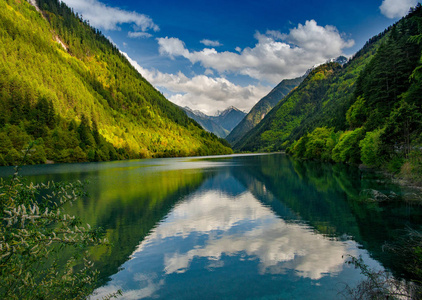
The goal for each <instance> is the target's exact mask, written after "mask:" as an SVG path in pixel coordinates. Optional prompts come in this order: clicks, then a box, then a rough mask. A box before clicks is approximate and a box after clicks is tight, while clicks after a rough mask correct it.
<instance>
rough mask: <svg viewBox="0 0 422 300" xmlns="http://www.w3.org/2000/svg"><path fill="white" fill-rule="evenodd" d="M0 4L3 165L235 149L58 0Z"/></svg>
mask: <svg viewBox="0 0 422 300" xmlns="http://www.w3.org/2000/svg"><path fill="white" fill-rule="evenodd" d="M38 6H39V7H40V9H41V10H42V14H41V13H39V12H37V11H36V9H35V8H34V7H33V6H31V5H30V4H29V3H27V2H26V1H19V0H6V1H1V2H0V165H8V164H9V165H10V164H16V163H19V160H20V156H21V151H22V149H25V148H26V147H27V145H28V143H29V142H30V141H36V142H35V146H34V147H33V148H32V150H31V153H30V155H29V156H28V159H27V163H44V162H46V161H47V160H51V161H54V162H75V161H102V160H110V159H124V158H142V157H157V156H187V155H207V154H219V153H231V149H230V148H228V147H227V146H224V145H223V144H222V143H221V142H222V140H220V139H219V138H217V137H216V136H215V135H213V134H210V133H207V132H205V131H204V130H202V129H201V128H200V126H199V125H198V124H197V123H196V122H195V121H193V120H191V119H189V118H188V117H187V116H186V114H185V113H184V112H183V111H182V110H181V109H180V108H178V107H177V106H175V105H174V104H172V103H171V102H169V101H168V100H166V99H165V97H164V96H163V95H162V94H161V93H160V92H158V91H157V90H156V89H155V88H154V87H152V86H151V85H150V84H149V83H148V82H147V81H146V80H145V79H144V78H143V77H142V76H141V75H140V74H139V73H138V72H137V71H136V70H135V69H134V68H133V67H132V66H131V65H130V63H129V62H128V61H127V60H126V58H124V57H123V55H122V54H121V53H120V52H119V50H118V49H117V48H116V47H115V46H113V45H112V44H111V43H110V41H109V40H108V39H107V38H105V37H104V36H103V35H102V34H101V33H100V32H99V31H98V30H96V29H95V28H92V27H91V26H89V24H88V23H87V22H84V21H83V20H82V19H81V17H79V16H78V15H75V14H74V13H73V12H72V10H71V9H70V8H68V7H67V6H66V5H65V4H64V3H63V2H60V1H58V0H39V1H38Z"/></svg>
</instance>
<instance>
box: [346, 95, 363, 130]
mask: <svg viewBox="0 0 422 300" xmlns="http://www.w3.org/2000/svg"><path fill="white" fill-rule="evenodd" d="M366 110H367V108H366V106H365V99H364V98H363V97H359V98H358V99H357V100H356V102H355V103H353V104H352V106H350V108H349V110H348V111H347V113H346V120H347V123H348V124H349V126H350V127H351V128H357V127H361V126H362V125H363V124H364V123H365V121H366V116H367V113H366Z"/></svg>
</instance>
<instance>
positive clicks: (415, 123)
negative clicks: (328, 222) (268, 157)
mask: <svg viewBox="0 0 422 300" xmlns="http://www.w3.org/2000/svg"><path fill="white" fill-rule="evenodd" d="M421 20H422V7H421V5H418V6H417V7H416V8H414V9H412V10H411V12H410V13H409V15H408V16H406V17H404V18H403V19H402V20H400V21H399V22H398V23H396V24H395V25H394V26H392V27H390V28H388V29H387V30H386V31H385V32H384V33H382V34H380V35H378V36H376V37H374V38H373V39H371V40H370V41H369V42H368V43H367V44H366V45H365V47H364V48H363V49H362V50H360V51H359V52H358V53H357V54H356V55H355V57H354V58H353V59H352V60H350V61H349V62H348V63H347V64H346V65H344V66H343V68H338V69H333V72H334V73H333V75H332V78H331V79H330V80H328V81H326V78H327V76H322V73H320V71H318V69H316V70H314V72H313V73H311V74H309V76H308V78H306V79H305V80H304V81H303V83H302V84H301V85H300V86H299V87H298V88H297V89H296V90H295V91H293V92H292V93H291V94H290V95H289V96H288V97H286V98H285V99H284V100H283V101H281V102H280V104H279V105H278V106H277V107H276V108H275V109H274V110H273V111H271V112H270V113H269V114H268V118H265V119H264V120H263V122H261V123H263V124H259V125H258V126H257V127H259V128H262V130H261V131H260V133H261V135H260V137H259V139H260V142H261V143H259V139H257V137H256V136H252V137H249V140H250V141H251V140H254V139H255V140H254V143H255V144H253V145H265V146H266V148H271V149H280V147H286V146H287V147H288V152H289V153H290V154H292V155H294V156H295V157H297V158H303V159H318V160H325V161H328V160H332V161H335V162H345V163H351V164H359V163H361V162H363V163H364V164H365V165H367V166H370V167H381V168H385V169H387V170H389V171H390V172H395V173H400V174H401V175H402V176H404V177H406V178H410V179H412V180H414V181H419V179H420V178H422V168H421V167H420V159H419V158H420V157H421V154H420V153H421V144H422V124H421V120H422V84H421V83H422V81H421V80H422V75H421V74H422V73H421V70H422V68H421V64H422V44H421V43H420V39H419V37H420V35H422V21H421ZM312 84H314V85H312ZM324 86H325V87H324ZM309 98H312V99H315V100H314V101H313V105H314V108H312V109H309V108H310V106H309V104H308V103H307V101H308V100H307V99H309ZM292 99H296V100H295V101H296V103H298V105H299V109H295V110H292ZM270 115H271V116H272V118H273V119H271V118H270ZM327 128H330V132H328V129H327ZM264 129H265V130H264ZM308 132H310V133H308ZM268 144H270V145H268ZM249 145H250V146H251V145H252V143H249ZM289 145H290V147H289ZM330 149H331V153H330Z"/></svg>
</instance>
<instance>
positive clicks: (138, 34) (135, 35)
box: [127, 31, 152, 38]
mask: <svg viewBox="0 0 422 300" xmlns="http://www.w3.org/2000/svg"><path fill="white" fill-rule="evenodd" d="M127 36H128V37H130V38H150V37H152V34H150V33H148V32H140V31H129V32H128V33H127Z"/></svg>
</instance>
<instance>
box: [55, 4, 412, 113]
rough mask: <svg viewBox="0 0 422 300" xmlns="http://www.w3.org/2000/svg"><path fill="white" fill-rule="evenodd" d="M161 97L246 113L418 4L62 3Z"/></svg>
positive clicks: (206, 110)
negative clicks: (102, 37) (111, 45)
mask: <svg viewBox="0 0 422 300" xmlns="http://www.w3.org/2000/svg"><path fill="white" fill-rule="evenodd" d="M62 1H63V2H65V3H66V4H67V5H68V6H70V7H71V8H73V9H74V11H75V12H78V13H79V14H80V15H82V17H83V18H84V19H85V20H87V21H89V23H90V24H91V25H92V26H93V27H96V28H98V29H99V30H100V31H101V32H102V33H103V34H104V35H105V36H106V37H108V38H109V39H110V40H111V41H112V42H113V43H114V44H115V45H116V46H117V47H118V48H119V49H120V51H121V52H122V53H123V54H124V55H125V56H126V57H127V58H128V60H129V61H130V62H131V63H132V65H134V66H135V68H136V69H137V70H138V71H139V72H140V73H141V74H142V76H144V77H145V78H146V79H147V80H148V81H149V82H150V83H151V84H152V85H154V86H155V87H156V88H157V89H158V90H160V91H161V92H162V93H163V94H164V95H165V96H166V97H167V99H169V100H170V101H172V102H173V103H175V104H177V105H179V106H182V107H184V106H188V107H190V108H191V109H194V110H200V111H202V112H203V113H206V114H208V115H213V114H215V113H216V112H217V111H222V110H224V109H226V108H228V107H230V106H234V107H236V108H238V109H240V110H243V111H245V112H248V111H249V110H250V109H251V108H252V107H253V105H255V104H256V103H257V102H258V101H259V100H260V99H261V98H262V97H264V96H265V95H266V94H268V93H269V92H270V91H271V89H273V88H274V87H275V86H276V85H277V84H278V83H280V82H281V81H282V80H283V79H290V78H295V77H299V76H302V75H303V74H304V73H305V72H306V71H307V70H308V69H309V68H311V67H313V66H315V65H318V64H321V63H324V62H326V61H327V60H329V59H332V58H336V57H338V56H340V55H345V56H347V57H350V56H352V55H353V54H354V53H356V52H357V51H358V50H359V49H360V48H361V47H362V46H363V45H364V44H365V42H366V41H367V40H369V38H371V37H372V36H374V35H376V34H378V33H380V32H382V31H383V30H384V29H386V28H387V27H388V26H390V25H392V24H394V23H395V22H397V21H398V20H399V19H400V18H401V17H402V16H404V15H406V14H407V12H408V11H409V8H410V7H413V6H415V5H417V3H418V2H420V1H418V0H348V1H338V0H301V1H298V0H259V1H257V0H242V1H232V0H213V1H203V0H183V1H174V0H148V1H145V0H120V1H111V0H62Z"/></svg>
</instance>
